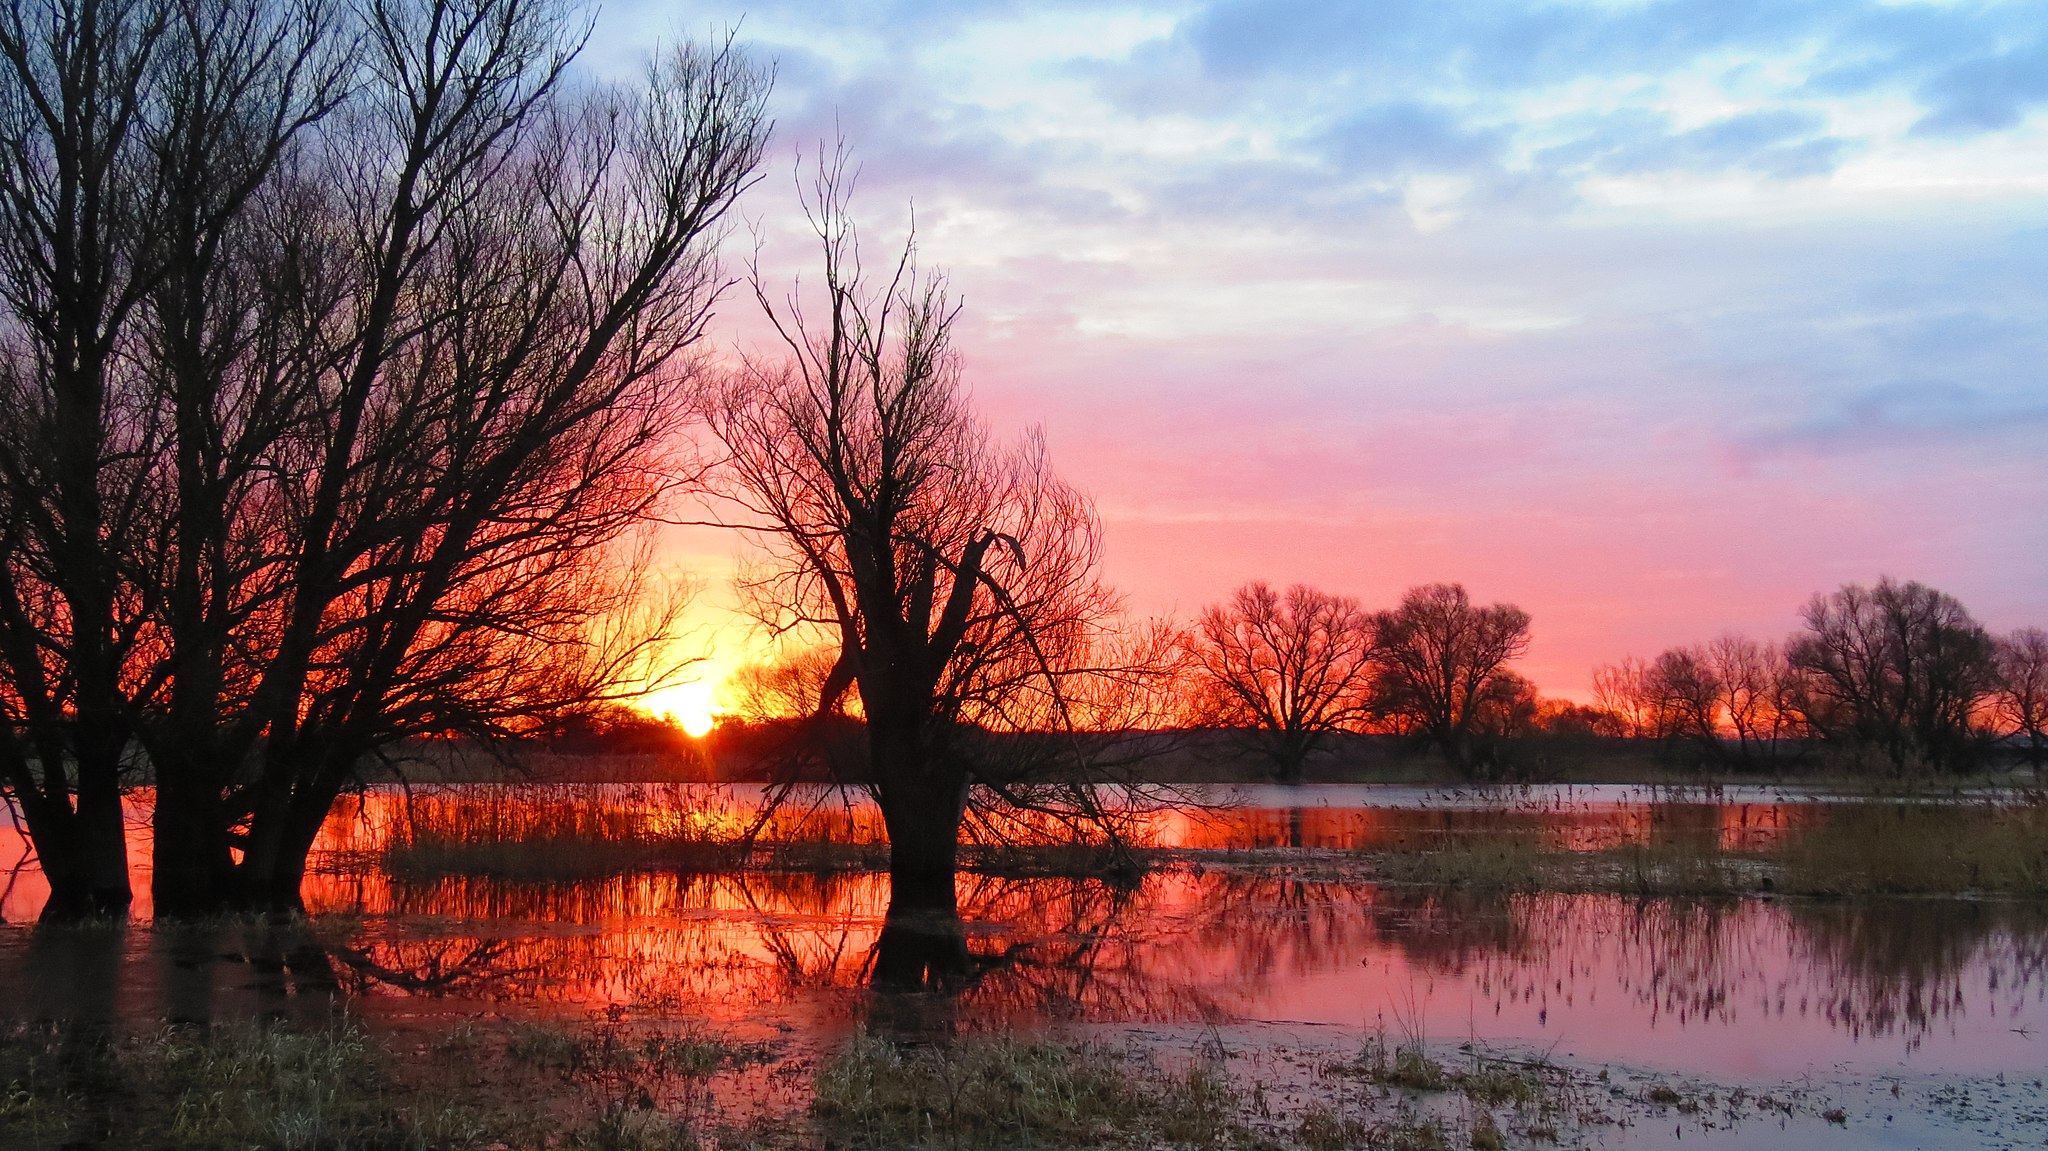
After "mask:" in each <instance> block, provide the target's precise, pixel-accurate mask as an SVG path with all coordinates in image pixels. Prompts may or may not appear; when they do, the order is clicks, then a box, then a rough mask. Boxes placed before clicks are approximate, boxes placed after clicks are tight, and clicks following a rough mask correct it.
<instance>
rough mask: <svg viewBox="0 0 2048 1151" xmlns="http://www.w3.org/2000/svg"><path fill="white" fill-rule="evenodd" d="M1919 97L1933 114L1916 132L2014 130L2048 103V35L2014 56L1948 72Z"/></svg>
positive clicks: (1970, 62) (1988, 57)
mask: <svg viewBox="0 0 2048 1151" xmlns="http://www.w3.org/2000/svg"><path fill="white" fill-rule="evenodd" d="M1918 95H1919V97H1920V99H1921V101H1922V103H1924V104H1925V105H1926V106H1927V109H1928V111H1927V114H1926V115H1925V116H1923V117H1921V119H1920V121H1919V122H1918V123H1917V124H1915V125H1914V126H1913V130H1914V131H1915V132H1918V133H1922V134H1926V135H1942V136H1955V135H1971V134H1975V133H1979V132H1994V131H1997V130H1999V129H2003V128H2010V127H2012V126H2014V125H2015V124H2018V123H2019V122H2020V120H2021V119H2022V118H2023V117H2024V116H2025V115H2026V113H2027V112H2028V111H2029V110H2031V109H2032V108H2033V107H2034V106H2035V105H2037V104H2041V103H2043V102H2048V35H2044V36H2040V37H2037V38H2036V39H2035V40H2034V41H2033V42H2032V43H2030V44H2027V45H2025V46H2023V47H2018V48H2014V49H2012V50H2010V51H2002V52H1996V53H1989V54H1985V55H1981V56H1976V57H1973V58H1971V59H1967V60H1961V61H1958V62H1956V63H1954V64H1951V65H1949V66H1948V67H1946V68H1943V69H1942V70H1941V71H1940V72H1938V73H1936V74H1935V75H1934V76H1933V77H1932V78H1930V79H1929V80H1928V81H1927V82H1926V83H1925V84H1923V85H1922V86H1921V87H1920V89H1919V92H1918Z"/></svg>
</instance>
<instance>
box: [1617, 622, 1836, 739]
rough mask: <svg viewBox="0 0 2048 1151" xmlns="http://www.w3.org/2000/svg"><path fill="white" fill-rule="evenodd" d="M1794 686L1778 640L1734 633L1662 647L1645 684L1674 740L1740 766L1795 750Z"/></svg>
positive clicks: (1799, 727)
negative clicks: (1768, 641) (1766, 640)
mask: <svg viewBox="0 0 2048 1151" xmlns="http://www.w3.org/2000/svg"><path fill="white" fill-rule="evenodd" d="M1793 688H1794V683H1793V679H1792V676H1791V674H1790V671H1789V669H1788V668H1787V666H1786V664H1785V661H1784V658H1783V657H1782V656H1781V655H1780V654H1779V651H1778V649H1777V647H1776V646H1775V645H1772V644H1763V643H1758V642H1757V641H1756V640H1753V639H1749V638H1747V637H1745V636H1739V635H1733V634H1731V635H1724V636H1721V637H1720V638H1718V639H1715V640H1713V641H1711V642H1708V643H1705V644H1696V645H1690V646H1686V647H1677V648H1672V649H1671V650H1669V651H1666V652H1664V653H1663V654H1662V655H1660V656H1658V657H1657V659H1656V661H1655V662H1654V663H1652V664H1651V665H1650V667H1649V669H1648V672H1647V675H1646V676H1645V678H1644V681H1643V685H1642V689H1643V690H1644V691H1645V692H1646V693H1647V694H1648V696H1649V697H1650V703H1649V705H1648V706H1649V708H1650V709H1651V710H1653V711H1654V712H1655V713H1657V714H1659V715H1660V716H1662V717H1663V722H1664V724H1665V726H1666V728H1667V732H1668V735H1669V736H1670V737H1671V738H1672V739H1675V740H1682V741H1686V742H1688V743H1690V744H1692V745H1693V746H1694V747H1695V748H1697V749H1698V750H1699V752H1700V753H1701V754H1703V755H1704V756H1705V757H1706V758H1707V759H1708V760H1710V761H1712V762H1716V763H1729V764H1736V765H1740V766H1744V767H1753V766H1756V765H1758V764H1761V763H1766V762H1769V761H1771V760H1773V759H1776V758H1779V757H1781V756H1786V755H1791V754H1796V753H1797V752H1798V751H1799V750H1800V747H1801V743H1800V740H1799V735H1800V732H1801V730H1802V725H1801V722H1800V714H1799V707H1798V705H1797V704H1796V702H1795V701H1794V699H1793V698H1792V692H1793Z"/></svg>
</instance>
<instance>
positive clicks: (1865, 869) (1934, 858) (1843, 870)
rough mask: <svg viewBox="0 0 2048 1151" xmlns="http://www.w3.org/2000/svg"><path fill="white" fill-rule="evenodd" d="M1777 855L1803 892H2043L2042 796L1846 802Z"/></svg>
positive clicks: (2046, 833) (2045, 809) (2047, 831)
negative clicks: (1944, 801)
mask: <svg viewBox="0 0 2048 1151" xmlns="http://www.w3.org/2000/svg"><path fill="white" fill-rule="evenodd" d="M1777 859H1778V862H1779V863H1780V864H1781V866H1782V867H1783V869H1784V881H1783V882H1784V887H1785V889H1786V890H1788V891H1796V892H1801V893H1806V894H1814V895H1866V894H1870V895H1876V894H1931V893H1939V892H1961V891H1991V892H2001V893H2008V894H2015V895H2048V796H2042V795H2038V794H2036V795H2033V796H2030V797H2028V798H2027V799H2025V800H2023V801H2020V802H2009V803H1989V804H1987V803H1967V804H1961V803H1958V804H1939V803H1870V804H1855V805H1845V806H1842V807H1838V808H1836V809H1834V810H1832V811H1830V812H1829V813H1828V818H1827V819H1826V820H1825V821H1824V822H1823V823H1822V824H1821V825H1820V826H1818V827H1816V828H1813V829H1812V830H1810V831H1808V832H1807V833H1806V834H1804V835H1801V836H1797V837H1795V838H1793V839H1792V840H1791V842H1789V843H1788V844H1786V845H1785V847H1784V848H1783V849H1781V851H1780V852H1779V853H1778V857H1777Z"/></svg>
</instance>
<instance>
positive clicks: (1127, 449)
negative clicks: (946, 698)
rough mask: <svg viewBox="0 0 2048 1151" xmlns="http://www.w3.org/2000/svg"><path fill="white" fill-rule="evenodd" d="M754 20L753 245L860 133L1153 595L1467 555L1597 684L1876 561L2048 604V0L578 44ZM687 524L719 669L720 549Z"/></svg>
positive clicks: (992, 359)
mask: <svg viewBox="0 0 2048 1151" xmlns="http://www.w3.org/2000/svg"><path fill="white" fill-rule="evenodd" d="M732 25H737V26H738V28H739V35H740V38H741V40H742V41H743V42H745V43H746V44H747V45H748V50H749V51H751V52H753V53H755V54H756V55H757V56H758V57H759V58H760V59H763V60H765V61H771V62H772V63H773V65H774V67H775V69H776V85H775V92H774V96H773V99H772V109H773V113H774V115H775V117H776V136H775V140H774V144H773V146H772V148H771V161H770V165H769V169H768V174H767V176H766V178H765V179H764V180H763V181H762V183H761V184H760V185H759V186H757V187H756V189H755V190H754V191H753V192H751V193H750V194H749V197H748V199H747V201H746V204H745V211H746V215H747V217H748V218H749V219H750V220H751V221H753V224H752V228H753V230H754V231H755V232H756V233H757V234H758V237H759V242H760V244H761V245H762V252H763V264H764V267H765V268H767V269H768V270H769V271H770V272H771V274H773V273H775V272H776V270H777V269H784V270H786V271H787V272H791V273H793V272H794V271H796V270H798V269H799V268H801V266H802V264H803V262H804V259H805V257H806V256H807V255H808V252H807V251H806V249H804V248H803V246H802V245H801V244H799V243H797V242H796V236H797V229H798V228H799V227H800V225H801V218H800V217H799V216H798V215H797V211H796V207H797V203H796V195H795V190H794V189H795V186H794V183H793V180H792V168H793V165H794V164H795V163H796V161H797V157H798V156H799V154H800V153H801V152H803V151H804V150H806V149H814V148H815V147H816V146H817V144H818V142H819V141H820V140H829V139H830V138H832V137H833V136H835V134H836V135H842V136H843V137H844V138H845V139H846V140H847V142H848V144H849V145H850V146H851V147H852V149H853V150H854V153H855V155H856V156H857V157H858V160H859V162H860V164H861V176H860V185H859V191H858V194H857V197H856V203H855V207H856V212H857V214H858V215H859V217H860V218H861V219H862V221H863V226H864V230H865V231H866V233H867V234H868V235H870V236H872V237H875V240H874V242H875V244H876V245H877V246H885V245H886V244H887V243H888V242H889V241H891V240H892V239H893V238H895V237H899V236H900V235H901V234H902V230H903V228H904V227H905V226H906V224H907V222H908V221H909V219H910V218H911V213H912V211H913V209H914V213H915V222H916V229H917V236H918V244H919V251H920V255H921V258H922V261H923V263H924V264H925V265H926V266H928V267H935V268H943V269H944V270H945V271H946V272H947V273H948V274H949V275H950V277H951V279H952V282H953V284H954V286H955V288H956V289H957V291H958V292H959V294H960V296H961V297H962V299H963V302H964V304H965V312H964V315H963V319H962V326H961V339H960V347H961V351H962V353H963V355H964V358H965V363H966V367H967V373H968V378H969V379H970V381H971V382H972V387H973V389H974V397H975V400H976V403H977V404H978V405H979V407H980V408H981V410H982V411H983V412H984V413H985V414H986V416H987V418H988V419H989V421H990V423H991V425H992V426H993V427H994V428H996V429H998V430H999V431H1003V432H1014V431H1017V430H1021V429H1023V428H1025V427H1027V426H1030V425H1038V426H1041V427H1042V428H1043V429H1044V432H1045V435H1046V437H1047V440H1048V442H1049V444H1050V447H1051V450H1052V453H1053V458H1054V460H1055V462H1056V464H1057V465H1058V467H1059V469H1060V470H1061V472H1062V473H1063V474H1065V475H1066V476H1067V477H1068V478H1070V479H1072V480H1073V481H1075V482H1076V483H1078V484H1079V485H1081V486H1082V487H1083V488H1085V489H1086V490H1088V491H1089V492H1091V493H1092V494H1093V496H1094V498H1095V500H1096V501H1097V504H1098V507H1099V510H1100V512H1101V515H1102V518H1103V521H1104V528H1105V534H1106V540H1107V551H1106V561H1105V562H1106V566H1107V575H1108V577H1109V578H1110V580H1111V581H1112V582H1114V583H1115V584H1116V585H1117V586H1118V587H1120V588H1121V589H1122V590H1123V591H1124V593H1125V595H1126V596H1127V600H1128V604H1129V606H1130V608H1131V610H1132V611H1134V612H1136V613H1138V614H1141V615H1153V614H1164V613H1173V614H1177V615H1179V616H1181V617H1183V618H1186V617H1189V616H1191V615H1193V614H1194V613H1195V612H1197V611H1199V610H1200V609H1201V608H1202V607H1203V606H1204V605H1206V604H1208V603H1211V602H1214V601H1216V600H1218V599H1220V598H1221V597H1223V596H1224V595H1226V594H1228V593H1229V592H1230V591H1231V590H1232V589H1233V588H1235V587H1236V586H1237V585H1239V584H1241V583H1243V582H1244V581H1246V580H1250V579H1255V578H1256V579H1264V580H1267V581H1269V582H1272V583H1274V584H1287V583H1293V582H1306V583H1309V584H1313V585H1315V586H1318V587H1321V588H1324V589H1327V590H1330V591H1336V592H1342V593H1346V594H1351V595H1355V596H1357V597H1358V598H1360V599H1361V600H1362V601H1364V602H1365V603H1366V604H1367V605H1368V606H1391V605H1392V604H1393V603H1394V602H1395V601H1396V600H1397V599H1398V597H1399V595H1400V593H1401V591H1402V590H1403V589H1404V588H1406V587H1409V586H1412V585H1415V584H1419V583H1424V582H1430V581H1438V580H1455V581H1459V582H1462V583H1463V584H1465V585H1466V587H1467V588H1468V589H1470V591H1471V593H1472V595H1473V596H1474V598H1476V599H1478V600H1480V601H1482V602H1493V601H1509V602H1513V603H1516V604H1519V605H1520V606H1522V607H1523V608H1525V609H1527V610H1528V611H1529V612H1530V613H1531V614H1532V615H1533V617H1534V629H1533V631H1534V642H1533V645H1532V647H1531V649H1530V652H1529V654H1528V656H1527V657H1526V658H1525V659H1524V660H1523V661H1522V663H1521V664H1520V670H1522V671H1523V672H1524V673H1525V674H1528V675H1529V676H1531V678H1533V679H1534V680H1536V682H1537V683H1538V685H1539V686H1540V687H1542V688H1543V689H1544V690H1545V691H1546V692H1549V693H1553V694H1559V695H1567V696H1578V697H1583V696H1585V695H1586V693H1587V688H1588V685H1589V681H1590V678H1591V672H1592V669H1593V667H1594V666H1595V665H1596V664H1599V663H1602V662H1607V661H1612V660H1616V659H1619V658H1621V657H1622V656H1625V655H1632V654H1633V655H1654V654H1655V653H1656V652H1657V651H1659V650H1662V649H1663V648H1665V647H1668V646H1671V645H1674V644H1679V643H1686V642H1692V641H1696V640H1704V639H1708V638H1712V637H1713V636H1715V635H1718V634H1721V633H1723V632H1727V631H1740V632H1745V633H1749V634H1753V635H1758V636H1763V637H1768V638H1776V637H1779V636H1782V635H1784V634H1787V633H1789V632H1790V631H1791V630H1792V629H1793V628H1794V627H1795V626H1796V624H1797V610H1798V608H1799V606H1800V605H1801V604H1802V603H1803V602H1804V601H1805V600H1806V599H1807V598H1808V597H1809V596H1811V595H1812V594H1813V593H1815V592H1817V591H1826V590H1832V589H1834V588H1836V587H1838V586H1840V585H1841V584H1843V583H1845V582H1849V581H1863V582H1868V581H1871V580H1874V579H1876V578H1877V577H1878V576H1880V575H1884V574H1890V575H1893V576H1897V577H1900V578H1911V579H1919V580H1922V581H1924V582H1927V583H1931V584H1933V585H1935V586H1937V587H1939V588H1942V589H1943V590H1946V591H1949V592H1952V593H1953V594H1955V595H1956V596H1958V597H1959V598H1960V599H1962V601H1963V602H1964V603H1965V604H1966V605H1968V606H1969V607H1970V608H1971V609H1972V611H1973V612H1974V613H1975V614H1976V615H1977V617H1978V618H1979V619H1980V620H1981V621H1983V622H1984V623H1985V624H1986V625H1987V626H1989V627H1991V628H1993V629H1994V630H2004V629H2008V628H2012V627H2017V626H2021V625H2025V624H2042V625H2048V499H2044V497H2048V462H2044V453H2043V447H2044V443H2048V438H2044V433H2048V379H2044V375H2043V373H2044V368H2043V365H2044V364H2048V5H2043V4H2041V3H2039V2H2038V0H2030V2H2018V3H2004V4H2000V3H1988V4H1968V3H1954V4H1951V3H1910V2H1909V3H1879V2H1869V0H1759V2H1755V3H1748V2H1740V0H1728V2H1701V0H1675V2H1649V3H1629V2H1592V3H1540V2H1505V3H1478V2H1474V3H1456V4H1445V3H1441V2H1438V0H1380V2H1374V3H1332V2H1329V0H1224V2H1217V3H1203V2H1189V3H1159V4H1151V3H1139V4H1111V3H1104V4H1060V3H1028V4H1026V3H1002V2H993V0H992V2H986V3H973V2H969V3H955V4H944V3H921V2H917V0H902V2H895V3H839V4H834V3H793V2H770V3H754V4H745V5H742V4H726V3H690V4H688V5H686V6H684V7H681V8H678V7H677V6H676V5H674V4H673V3H612V4H609V5H608V6H607V7H606V8H604V9H603V10H602V11H601V12H600V13H599V14H598V16H597V17H596V25H595V31H594V34H593V37H592V42H591V45H590V48H589V51H588V53H587V55H586V57H585V60H584V66H585V67H586V68H588V69H590V70H592V71H593V72H596V73H600V74H617V75H625V74H629V73H630V72H631V70H632V69H633V68H634V67H635V66H636V62H637V61H639V60H641V59H643V58H644V56H645V54H646V53H647V52H648V51H650V50H651V49H652V48H653V47H654V45H655V44H656V43H657V42H660V41H664V40H673V39H674V38H676V37H677V36H678V35H703V34H706V33H709V32H712V31H714V30H716V29H720V28H724V27H728V26H732ZM750 244H751V241H750V240H749V238H748V237H747V236H746V235H745V233H744V231H743V232H742V234H741V235H740V236H739V237H738V238H737V240H736V243H735V250H743V249H744V248H746V247H748V246H750ZM750 307H751V305H750V304H749V303H748V302H747V301H746V300H745V299H744V298H743V297H741V296H737V295H736V296H734V297H732V298H731V299H730V300H729V302H728V303H727V305H726V307H725V309H724V311H723V313H722V314H721V317H720V319H719V321H718V327H717V329H716V332H715V334H714V338H715V339H716V340H718V341H721V344H722V346H724V347H729V348H736V349H737V348H747V347H753V346H757V345H756V343H755V341H757V340H758V338H759V330H758V325H757V324H756V323H755V322H754V320H753V318H752V317H751V316H750V315H749V314H748V310H749V308H750ZM670 547H671V551H672V555H673V556H674V557H675V558H676V560H677V562H678V563H680V564H682V565H684V566H686V567H689V568H690V569H692V570H694V571H696V572H697V573H698V574H699V575H700V577H701V578H702V579H704V580H705V582H706V591H705V593H704V595H703V596H702V597H701V600H700V605H699V608H698V614H699V619H700V620H702V621H703V623H704V631H703V633H702V634H703V636H704V638H705V639H706V641H707V642H711V643H714V644H715V645H716V648H715V651H714V658H713V660H712V661H711V663H710V664H708V665H707V669H706V670H707V671H709V672H710V673H711V676H712V678H715V677H716V675H717V674H719V673H720V672H721V671H723V670H724V669H726V668H729V667H730V666H732V665H733V664H734V663H735V662H738V661H741V660H743V659H744V658H745V656H746V653H747V651H748V650H749V647H748V645H749V641H748V640H747V639H746V637H745V634H744V628H742V627H740V626H738V625H735V624H733V623H732V622H731V620H730V619H729V618H728V616H727V615H726V613H725V609H726V607H727V606H728V605H729V604H730V603H731V596H730V592H729V591H728V590H727V588H726V580H727V577H728V574H729V572H730V571H731V569H732V563H733V556H734V554H735V552H736V551H737V550H738V548H739V542H738V541H737V540H735V539H733V538H732V537H730V536H725V535H720V534H713V533H709V532H705V531H702V530H700V531H696V532H683V533H678V534H676V535H675V536H674V537H673V539H672V540H671V541H670ZM696 690H697V691H698V692H699V693H700V694H701V693H704V692H708V691H710V690H711V688H710V686H709V684H708V682H707V684H706V685H705V686H703V687H701V688H699V689H696Z"/></svg>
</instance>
